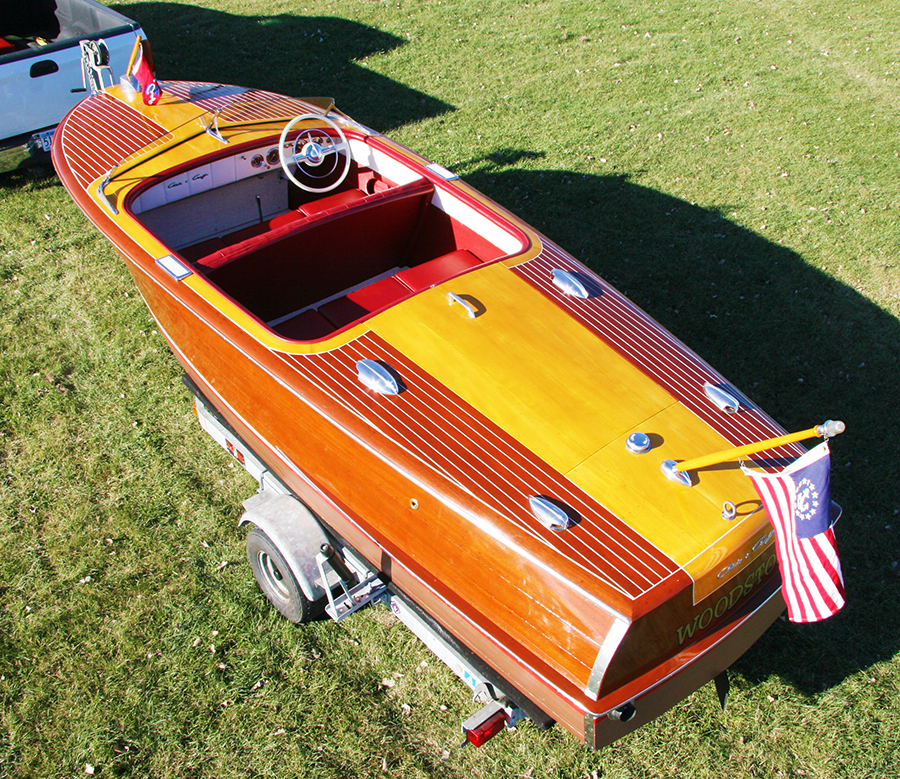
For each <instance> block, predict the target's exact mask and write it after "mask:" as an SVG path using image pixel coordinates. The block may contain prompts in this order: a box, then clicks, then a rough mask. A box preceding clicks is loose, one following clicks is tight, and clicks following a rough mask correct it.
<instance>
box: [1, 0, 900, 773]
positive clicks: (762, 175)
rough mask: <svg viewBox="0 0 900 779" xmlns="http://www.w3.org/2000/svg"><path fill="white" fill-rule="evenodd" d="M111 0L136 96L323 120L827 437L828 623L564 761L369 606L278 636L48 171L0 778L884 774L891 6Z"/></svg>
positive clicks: (21, 389)
mask: <svg viewBox="0 0 900 779" xmlns="http://www.w3.org/2000/svg"><path fill="white" fill-rule="evenodd" d="M115 7H116V8H118V9H119V10H121V11H123V12H124V13H126V14H127V15H129V16H131V17H132V18H135V19H137V20H138V21H140V22H141V23H142V25H143V26H144V29H145V30H146V31H147V32H148V34H149V37H150V39H151V41H152V44H153V50H154V53H155V57H156V64H157V70H158V73H159V75H160V77H162V78H164V79H165V78H177V79H202V80H211V81H212V80H215V81H225V82H231V83H239V84H243V85H247V86H256V87H263V88H267V89H272V90H275V91H282V92H285V93H288V94H292V95H322V94H328V95H333V96H335V97H336V98H337V99H338V105H339V106H340V107H341V108H343V109H344V110H345V111H346V112H347V113H349V114H350V115H351V116H354V117H355V118H357V119H359V120H361V121H363V122H365V123H367V124H369V125H371V126H373V127H375V128H376V129H378V130H382V131H385V132H390V134H391V135H392V136H394V137H395V138H397V139H398V140H399V141H401V142H403V143H405V144H407V145H408V146H411V147H412V148H414V149H416V150H417V151H419V152H420V153H422V154H424V155H425V156H427V157H429V158H431V159H433V160H435V161H437V162H440V163H442V164H444V165H446V166H448V167H450V168H453V169H455V170H456V171H457V172H459V173H460V174H461V175H462V176H463V178H464V179H465V180H467V181H468V182H470V183H471V184H473V185H474V186H475V187H477V188H479V189H481V190H482V191H484V192H485V193H486V194H487V195H489V196H491V197H493V198H494V199H496V200H497V201H499V202H500V203H501V204H503V205H504V206H507V207H508V208H510V209H511V210H513V211H515V212H517V213H518V214H520V215H521V216H523V217H524V218H525V219H527V220H528V221H529V222H531V223H532V224H534V225H535V226H536V227H537V228H538V229H540V230H542V231H543V232H545V233H546V234H548V235H549V236H550V237H551V238H553V239H554V240H556V241H557V242H558V243H560V244H561V245H562V246H564V247H565V248H566V249H568V250H570V251H571V252H572V253H573V254H575V255H576V256H578V257H579V258H581V259H583V260H585V261H587V262H588V263H589V264H590V265H591V266H592V267H593V268H594V269H596V270H597V271H598V272H599V273H601V274H602V275H603V276H604V277H606V278H608V279H609V280H610V281H612V282H614V283H616V284H617V285H618V286H619V287H620V288H621V289H622V290H623V291H625V292H626V293H627V294H628V295H629V296H630V297H631V298H632V299H633V300H634V301H635V302H636V303H637V304H639V305H640V306H642V307H643V308H645V309H646V310H647V311H649V312H650V313H651V314H652V315H653V316H654V317H656V318H657V319H659V320H660V321H661V322H662V323H663V324H664V325H666V326H667V327H669V328H670V329H671V330H673V331H674V332H675V333H676V334H677V335H679V336H680V337H681V338H682V339H683V340H685V341H686V342H687V343H688V344H689V345H690V346H692V347H693V348H694V349H696V350H697V351H698V352H699V353H700V354H701V355H702V356H703V357H704V358H706V359H708V360H709V361H710V362H712V363H713V364H714V365H715V366H716V367H718V368H719V369H720V370H722V372H723V373H725V375H726V376H728V377H729V378H730V379H732V380H733V381H734V382H735V383H736V384H737V385H738V386H740V387H741V388H743V389H744V390H745V391H747V392H748V393H749V394H750V395H751V396H752V397H753V398H754V399H755V400H756V401H758V402H759V403H760V404H761V405H763V406H764V407H765V408H766V409H767V410H769V411H770V413H772V414H773V415H774V416H775V417H776V418H777V419H778V420H779V421H780V422H782V423H783V424H784V425H785V426H786V427H788V428H789V429H803V428H806V427H809V426H811V425H813V424H817V423H819V422H821V421H823V420H824V419H826V418H829V417H830V418H836V419H844V420H845V421H846V423H847V428H848V430H847V432H846V433H845V434H844V435H843V436H841V437H840V438H838V439H836V440H835V442H834V444H833V451H834V460H833V463H834V470H833V490H834V496H835V498H836V499H837V500H838V502H840V503H841V504H842V505H843V507H844V517H843V519H842V520H841V522H840V524H839V526H838V531H837V532H838V541H839V546H840V550H841V555H842V561H843V564H844V569H845V579H846V584H847V595H848V605H847V606H846V608H845V609H844V610H843V612H841V613H840V614H839V615H838V616H836V617H835V618H833V619H832V620H830V621H829V622H827V623H823V624H819V625H805V626H800V625H792V624H789V623H777V624H776V625H775V626H773V627H772V629H771V630H770V631H769V632H768V633H767V634H766V635H765V636H764V637H763V639H762V640H761V641H760V642H759V643H758V644H757V645H756V646H755V647H753V649H751V650H750V652H749V653H748V654H747V655H746V656H745V657H744V658H743V659H741V660H740V661H739V662H738V663H737V664H736V666H735V667H734V669H733V672H732V693H731V699H730V702H729V707H728V711H727V713H726V714H724V715H723V714H722V713H721V711H720V710H719V708H718V703H717V700H716V696H715V692H714V690H713V689H712V687H711V686H710V687H709V688H706V689H703V690H700V691H699V692H698V693H696V694H695V695H693V696H692V697H690V698H689V699H687V700H686V701H684V702H683V703H682V704H680V705H679V706H677V707H676V708H675V709H674V710H672V711H670V712H669V713H668V714H666V715H665V716H663V717H662V718H660V719H659V720H657V721H656V722H653V723H651V724H649V725H647V726H646V727H643V728H641V729H639V730H638V731H637V732H635V733H634V734H632V735H630V736H628V737H626V738H624V739H622V740H621V741H619V742H617V743H616V744H614V745H613V746H611V747H609V748H607V749H605V750H603V751H601V752H598V753H593V752H589V751H587V750H586V749H584V748H583V747H581V746H579V744H578V743H577V742H576V741H575V740H574V739H573V738H571V737H570V736H569V735H568V734H566V733H565V732H563V731H562V730H561V729H559V728H555V729H552V730H550V731H539V730H537V729H535V728H534V727H531V726H529V725H528V724H526V725H524V726H522V727H520V728H519V729H518V730H517V731H516V732H512V733H508V734H505V735H504V736H501V737H498V738H497V739H495V740H494V741H492V742H491V743H490V744H489V745H488V746H486V747H484V748H483V749H481V750H475V749H471V748H467V749H460V748H459V746H458V745H459V743H460V741H461V736H460V735H459V732H458V730H459V723H460V722H461V720H462V719H464V718H465V717H466V716H468V714H470V713H471V712H472V711H473V710H474V707H473V705H472V703H471V701H470V699H469V696H468V694H467V692H466V688H465V687H464V686H463V685H462V684H461V683H459V682H458V681H457V680H456V679H455V677H453V676H452V675H451V674H450V673H449V672H448V671H447V670H446V669H444V668H443V667H442V666H440V664H439V663H438V662H437V661H436V660H434V659H433V658H432V657H431V656H430V655H429V653H428V652H427V650H425V649H424V648H423V647H422V646H421V645H419V644H418V643H417V642H416V641H415V639H414V638H413V637H412V636H411V635H410V634H409V633H408V632H407V631H406V630H405V628H403V627H402V626H400V625H399V624H398V623H396V622H395V621H394V620H393V618H392V617H391V616H390V614H389V613H388V612H387V611H386V610H384V609H383V608H374V609H370V610H367V611H365V612H362V613H360V614H358V615H355V616H354V617H353V618H351V619H348V620H346V621H344V622H342V623H341V624H339V625H336V624H333V623H330V622H321V623H315V624H312V625H309V626H304V627H300V628H298V627H296V626H293V625H290V624H289V623H287V622H286V621H285V620H283V619H281V618H280V617H279V616H278V615H277V614H276V613H275V612H274V610H272V609H270V608H269V607H268V606H267V603H266V602H265V600H264V599H263V597H262V595H261V594H260V593H259V591H258V589H257V586H256V583H255V581H254V580H253V578H252V574H251V573H250V570H249V566H248V565H247V564H246V560H245V558H244V549H243V531H241V530H239V529H238V527H237V519H238V517H239V516H240V513H241V507H240V501H241V500H242V499H244V498H245V497H247V496H249V495H250V494H251V493H252V492H253V491H254V484H253V483H252V481H251V480H250V479H249V477H247V476H246V474H243V472H241V471H240V470H239V469H236V468H235V467H234V466H233V464H232V463H231V462H230V461H229V459H228V458H227V456H226V455H225V454H224V453H222V452H220V451H219V450H218V449H217V448H216V447H215V445H214V444H213V443H212V442H211V441H210V440H209V439H207V438H206V437H205V436H204V435H203V434H202V433H201V432H200V430H199V427H198V425H197V423H196V420H195V418H194V416H193V414H192V413H191V408H190V401H189V395H188V393H187V391H186V390H185V389H184V388H183V387H182V385H181V383H180V371H179V369H178V366H177V364H176V362H175V360H174V358H173V357H172V356H171V355H170V353H169V352H168V350H167V347H166V345H165V342H164V341H163V339H162V337H161V336H160V334H159V333H158V332H157V330H156V328H155V326H154V323H153V320H152V318H151V317H150V315H149V313H148V312H147V310H146V308H145V307H144V305H143V302H142V301H141V299H140V298H139V297H138V296H137V294H136V291H135V288H134V286H133V285H132V283H131V280H130V278H129V277H128V274H127V272H126V270H125V268H124V265H123V264H122V262H121V261H120V260H119V259H118V258H117V257H116V256H115V253H114V252H113V250H112V248H111V247H110V246H109V245H108V244H107V243H106V241H105V240H104V239H102V237H101V236H99V235H98V234H97V232H96V231H95V230H94V229H93V228H92V227H91V226H90V225H89V224H88V222H87V220H86V219H85V218H84V217H83V216H82V214H81V213H80V212H79V211H78V210H77V209H76V207H75V206H74V204H73V203H72V202H71V200H70V199H69V198H68V196H67V195H66V193H65V192H64V190H63V189H62V188H61V186H60V184H59V182H58V180H57V179H56V177H55V176H54V175H53V174H52V171H51V170H50V169H49V168H46V169H44V170H43V171H42V172H41V171H31V172H24V173H20V174H14V175H10V176H6V177H5V178H2V179H0V311H2V315H0V378H2V381H0V393H2V400H0V598H2V610H0V777H10V778H11V779H12V778H15V779H24V778H25V777H53V778H54V779H57V778H59V777H77V776H84V775H87V774H88V773H89V772H90V771H93V773H94V775H95V776H103V777H211V778H215V779H225V778H226V777H269V776H283V777H334V778H335V779H347V778H350V777H381V776H394V777H404V778H405V777H426V776H427V777H431V776H435V777H460V778H462V777H466V778H468V777H565V778H566V779H579V777H588V776H590V777H605V778H609V779H613V778H616V779H626V778H630V777H691V778H692V779H693V778H694V777H698V778H700V777H721V776H728V777H763V779H768V778H769V777H816V778H822V779H825V778H832V777H834V778H838V777H841V778H843V777H894V776H896V775H897V771H898V769H897V765H898V763H900V609H898V608H897V605H896V601H897V598H898V593H900V565H898V561H900V542H898V537H900V467H898V443H897V442H898V440H900V418H898V414H897V402H896V397H897V395H898V390H897V385H898V383H900V365H898V357H900V322H898V315H900V268H898V251H900V227H898V209H900V175H898V169H900V120H898V118H897V117H898V113H900V112H898V108H900V62H898V60H900V33H898V30H900V10H898V8H897V6H896V4H894V3H888V2H884V0H877V1H875V2H870V3H866V4H863V3H859V2H855V1H853V0H851V1H850V2H847V1H846V0H845V1H844V2H836V1H835V0H811V1H810V2H808V3H805V4H802V6H797V5H796V4H787V3H779V2H775V0H758V1H756V2H748V0H737V2H731V3H721V2H716V1H715V0H696V1H695V2H690V3H688V2H682V1H680V0H673V1H672V2H669V3H647V2H637V1H636V0H622V2H619V3H616V4H613V3H586V2H573V1H571V0H570V1H569V2H564V1H563V0H535V1H534V2H513V1H512V0H506V1H505V2H499V0H484V1H483V2H475V1H474V0H431V1H430V2H426V1H425V0H397V1H395V2H384V1H383V0H355V1H354V0H346V1H345V2H340V3H338V2H324V1H318V0H309V1H308V2H304V3H299V2H289V1H287V0H272V1H271V2H261V1H257V0H246V1H244V2H241V0H204V1H203V2H200V3H193V4H190V5H189V4H186V3H180V2H135V3H130V4H117V5H115Z"/></svg>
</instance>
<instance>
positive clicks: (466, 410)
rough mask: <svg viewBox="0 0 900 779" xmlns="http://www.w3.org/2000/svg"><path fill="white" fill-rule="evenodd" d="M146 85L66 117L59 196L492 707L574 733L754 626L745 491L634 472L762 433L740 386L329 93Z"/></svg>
mask: <svg viewBox="0 0 900 779" xmlns="http://www.w3.org/2000/svg"><path fill="white" fill-rule="evenodd" d="M161 86H162V98H161V99H160V101H159V103H158V104H157V105H155V106H147V105H144V104H143V102H142V101H141V99H140V95H139V94H138V95H135V94H134V93H133V92H132V91H131V90H129V89H127V88H125V87H123V86H115V87H112V88H108V89H105V90H103V91H100V92H98V93H96V94H94V95H92V96H91V97H89V98H87V99H86V100H84V101H83V102H82V103H81V104H80V105H78V106H77V107H76V108H75V109H74V110H73V111H72V112H71V113H70V114H69V115H68V116H67V117H66V119H65V120H64V121H63V122H62V124H61V125H60V128H59V131H58V132H57V134H56V137H55V140H54V146H53V159H54V163H55V165H56V169H57V171H58V173H59V176H60V178H61V179H62V182H63V184H64V185H65V187H66V188H67V190H68V191H69V192H70V194H71V195H72V197H73V198H74V199H75V201H76V202H77V204H78V205H79V207H80V208H81V209H82V210H83V211H84V213H85V214H86V215H87V216H88V218H89V219H90V220H91V221H92V222H93V223H94V224H95V225H96V226H97V227H98V228H99V229H100V230H101V231H102V232H103V233H104V234H105V235H106V236H107V237H108V238H109V240H110V241H111V242H112V243H113V245H114V246H115V247H116V249H117V250H118V251H119V252H120V253H121V254H122V256H123V257H124V259H125V261H126V263H127V265H128V268H129V270H130V271H131V273H132V275H133V277H134V280H135V283H136V285H137V287H138V289H139V290H140V292H141V294H142V295H143V297H144V300H145V301H146V303H147V305H148V307H149V309H150V310H151V311H152V313H153V316H154V317H155V318H156V321H157V322H158V324H159V328H160V330H161V332H162V333H164V334H165V337H166V338H167V340H168V342H169V344H170V345H171V348H172V351H173V353H174V354H175V356H176V358H177V359H178V360H179V362H180V363H181V365H182V366H183V368H184V370H185V372H186V374H187V376H188V377H189V378H190V380H191V381H192V382H193V383H194V384H195V385H196V387H197V388H198V389H199V392H200V393H201V394H202V395H203V396H204V397H205V398H206V399H207V400H208V402H209V403H210V404H211V406H212V407H213V408H214V411H215V412H216V414H217V415H218V417H219V418H220V419H221V420H222V421H223V424H224V425H226V427H228V428H229V429H230V430H232V431H234V433H235V435H236V436H238V437H239V438H240V440H242V441H243V442H244V443H245V444H246V445H247V446H248V447H249V449H250V450H251V451H252V452H254V453H255V454H256V455H257V456H258V457H259V459H260V460H261V461H262V463H264V466H265V468H266V469H267V471H268V472H269V473H270V474H273V475H274V476H275V477H277V480H278V481H279V482H280V483H281V484H283V485H286V487H287V489H288V490H289V491H290V493H291V495H292V496H294V497H296V498H297V499H299V501H301V502H302V504H303V505H304V506H306V507H309V509H311V511H312V512H314V513H315V515H316V517H317V521H319V522H321V526H322V527H323V528H324V531H323V532H324V533H325V535H326V537H327V538H328V539H329V541H330V543H332V544H333V545H334V546H335V548H338V549H340V550H348V551H349V550H355V554H356V555H358V557H360V558H362V559H363V560H364V562H365V564H366V565H368V566H369V567H370V568H371V569H372V570H374V571H375V572H377V573H378V574H379V575H380V577H381V579H382V580H383V581H384V582H386V583H388V585H389V587H390V589H391V591H392V592H394V593H399V594H402V595H403V597H405V598H407V599H408V600H409V601H411V602H413V603H415V604H417V605H418V606H419V607H421V609H422V610H423V611H424V613H425V614H426V615H427V617H428V619H429V620H433V624H434V627H435V629H436V630H439V631H441V632H442V633H443V634H445V635H446V636H447V638H448V640H450V641H452V642H454V643H455V645H457V646H458V647H460V648H461V650H462V651H466V652H469V653H470V655H471V656H472V657H474V658H477V660H478V661H479V662H480V663H482V664H483V666H484V667H486V668H487V669H488V671H489V672H490V673H492V674H493V678H495V679H496V680H497V681H498V684H499V685H500V686H502V687H503V688H504V690H506V691H512V692H511V693H510V697H511V698H515V702H516V703H517V704H519V705H521V706H522V707H523V708H524V709H525V710H526V711H527V712H528V713H531V714H532V716H534V717H535V718H536V719H538V720H543V721H544V722H547V721H549V720H555V721H557V722H559V723H560V724H561V725H563V726H564V727H565V728H567V729H568V730H569V731H571V732H572V733H574V734H575V735H576V736H577V737H578V738H579V739H582V740H583V741H584V742H585V743H586V744H588V745H589V746H591V747H599V746H602V745H604V744H607V743H609V742H610V741H612V740H614V739H616V738H618V737H620V736H622V735H624V734H625V733H628V732H629V731H631V730H633V729H634V728H636V727H638V726H639V725H640V724H642V723H644V722H647V721H648V720H650V719H652V718H653V717H655V716H657V715H659V714H660V713H662V712H663V711H665V710H667V709H668V708H669V707H671V706H672V705H673V704H674V703H676V702H677V701H679V700H681V699H683V698H684V697H685V696H687V695H688V694H690V693H691V692H692V691H693V690H695V689H697V688H698V687H699V686H700V685H702V684H704V683H706V682H708V681H709V680H711V679H713V678H714V677H717V676H718V675H720V674H721V673H722V672H723V671H724V670H725V669H727V668H728V666H729V665H730V664H731V663H732V662H734V661H735V659H737V658H738V657H739V656H740V655H741V654H742V653H743V652H744V651H745V650H746V649H747V648H748V647H749V646H750V645H751V644H752V643H753V642H754V641H755V640H756V639H757V638H758V637H759V636H760V635H761V634H762V633H763V632H764V631H765V630H766V628H767V627H768V626H769V625H770V624H771V622H772V621H773V620H774V619H775V618H776V617H777V616H778V615H779V614H780V613H781V611H782V610H783V608H784V603H783V601H782V598H781V596H780V585H781V580H780V576H779V571H778V567H777V562H776V556H775V549H774V544H773V541H772V539H773V534H772V531H771V528H770V526H769V523H768V522H767V519H766V516H765V512H764V511H762V510H761V508H760V504H759V501H758V498H757V496H756V493H755V492H754V491H753V488H752V486H751V485H750V483H749V481H748V480H747V479H746V478H745V477H744V476H743V475H742V474H741V473H740V471H739V470H738V469H737V467H736V466H735V467H731V466H717V467H714V468H709V469H704V470H700V471H698V472H695V473H692V474H690V475H689V476H688V478H687V480H686V483H679V482H677V481H674V480H672V479H668V478H666V476H665V475H664V474H663V473H662V472H661V464H662V463H663V462H664V461H667V460H668V461H682V460H685V459H686V458H691V457H695V456H698V455H702V454H705V453H707V452H710V451H715V450H718V449H722V448H725V447H729V446H738V445H742V444H747V443H752V442H755V441H759V440H761V439H766V438H768V437H771V436H777V435H779V434H781V433H782V432H783V431H782V430H781V428H779V427H778V425H777V424H775V423H774V422H773V421H772V420H771V419H770V418H769V417H768V416H766V414H765V413H763V412H762V411H761V410H760V409H759V408H757V407H756V406H755V405H754V404H753V403H752V402H751V401H750V400H749V399H748V398H747V397H746V396H745V395H743V394H741V393H740V392H739V391H738V390H736V389H734V388H733V387H731V386H730V385H729V384H728V382H727V381H726V380H725V379H724V378H723V377H722V376H721V375H719V374H718V373H717V372H716V371H715V370H714V369H712V368H711V367H710V366H709V365H707V364H706V363H705V362H704V361H703V360H702V359H700V358H699V357H698V356H697V355H696V354H694V353H693V352H692V351H690V350H689V349H688V348H687V347H685V346H684V345H683V344H682V343H680V342H679V341H678V340H677V339H676V338H675V337H674V336H672V335H671V334H670V333H668V332H667V331H666V330H664V329H663V328H662V327H661V326H660V325H659V324H657V323H656V322H655V321H654V320H653V319H652V318H651V317H650V316H648V315H647V314H646V313H644V312H643V311H641V310H640V309H639V308H638V307H636V306H635V305H634V304H633V303H631V302H630V301H629V300H627V299H626V298H625V297H624V296H623V295H621V294H620V293H619V292H617V291H616V290H615V289H614V288H613V287H611V286H610V285H609V284H608V283H606V282H605V281H604V280H603V279H602V278H600V277H599V276H597V275H595V274H594V273H593V272H592V271H590V270H589V269H588V268H586V267H585V266H583V265H581V264H580V263H578V262H577V261H576V260H575V259H573V258H572V257H571V256H569V255H568V254H567V253H566V252H565V251H564V250H562V249H561V248H560V247H558V246H556V245H555V244H554V243H553V242H552V241H550V240H548V239H547V238H545V237H544V236H542V235H540V234H539V233H538V232H537V231H535V230H534V229H532V228H531V227H529V226H528V225H527V224H525V223H523V222H522V221H520V220H519V219H517V218H516V217H515V216H513V215H511V214H509V213H507V212H506V211H505V210H504V209H502V208H501V207H500V206H498V205H497V204H496V203H493V202H492V201H491V200H489V199H488V198H486V197H484V196H483V195H481V194H479V193H478V192H477V191H475V190H473V189H472V188H471V187H470V186H468V185H467V184H465V183H464V182H463V181H461V180H459V179H458V178H457V177H456V176H454V175H453V174H452V173H451V172H450V171H448V170H446V169H444V168H442V167H441V166H439V165H434V164H429V163H428V161H426V160H425V159H423V158H421V157H419V156H418V155H416V154H415V153H413V152H411V151H410V150H408V149H406V148H404V147H402V146H400V145H399V144H397V143H394V142H393V141H391V140H389V139H388V138H386V137H384V136H383V135H381V134H379V133H377V132H374V131H372V130H370V129H367V128H366V127H364V126H362V125H360V124H358V123H356V122H354V121H353V120H351V119H350V118H348V117H347V116H345V115H344V114H342V113H340V112H339V111H337V110H336V109H335V108H334V107H333V105H332V103H331V101H329V100H321V99H312V100H299V99H293V98H289V97H284V96H281V95H276V94H272V93H269V92H265V91H261V90H256V89H243V88H238V87H232V86H224V85H218V84H203V83H186V82H163V83H162V84H161ZM801 451H802V449H800V448H799V447H798V446H797V445H795V444H791V445H787V446H784V447H782V448H779V449H775V450H768V451H765V452H763V453H761V454H758V455H755V456H754V457H753V459H754V461H755V462H756V463H757V464H758V465H760V466H761V467H767V466H770V465H771V463H773V462H776V461H779V460H781V461H784V459H792V458H794V457H796V456H797V454H798V453H800V452H801ZM275 551H277V550H275ZM282 551H284V550H282ZM274 554H275V553H274V551H273V553H272V555H271V556H269V557H266V555H262V556H261V557H260V558H259V559H260V560H262V561H263V562H266V561H267V560H268V561H269V562H271V559H272V558H273V557H274ZM283 557H285V558H286V557H289V554H288V553H285V555H284V556H283ZM276 562H277V560H276ZM275 573H276V574H277V573H279V572H278V571H275ZM293 573H296V575H297V579H298V581H299V580H300V579H304V573H303V572H302V571H294V572H293ZM314 576H315V574H314V573H313V574H310V575H309V577H307V578H306V579H304V581H305V583H306V587H307V588H308V587H309V586H311V582H312V579H313V578H314ZM313 584H315V583H314V582H313ZM319 584H320V585H321V584H322V582H321V580H320V581H319ZM301 589H304V588H301ZM304 592H307V594H308V590H307V589H304ZM318 592H319V593H321V592H322V590H318ZM270 595H271V594H270ZM293 616H294V617H295V618H303V617H304V616H306V613H303V614H299V615H298V614H297V613H294V615H293ZM542 713H543V714H542Z"/></svg>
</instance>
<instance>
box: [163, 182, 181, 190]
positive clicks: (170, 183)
mask: <svg viewBox="0 0 900 779" xmlns="http://www.w3.org/2000/svg"><path fill="white" fill-rule="evenodd" d="M183 184H184V182H183V181H172V182H169V183H168V184H166V189H173V188H174V187H180V186H182V185H183Z"/></svg>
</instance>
